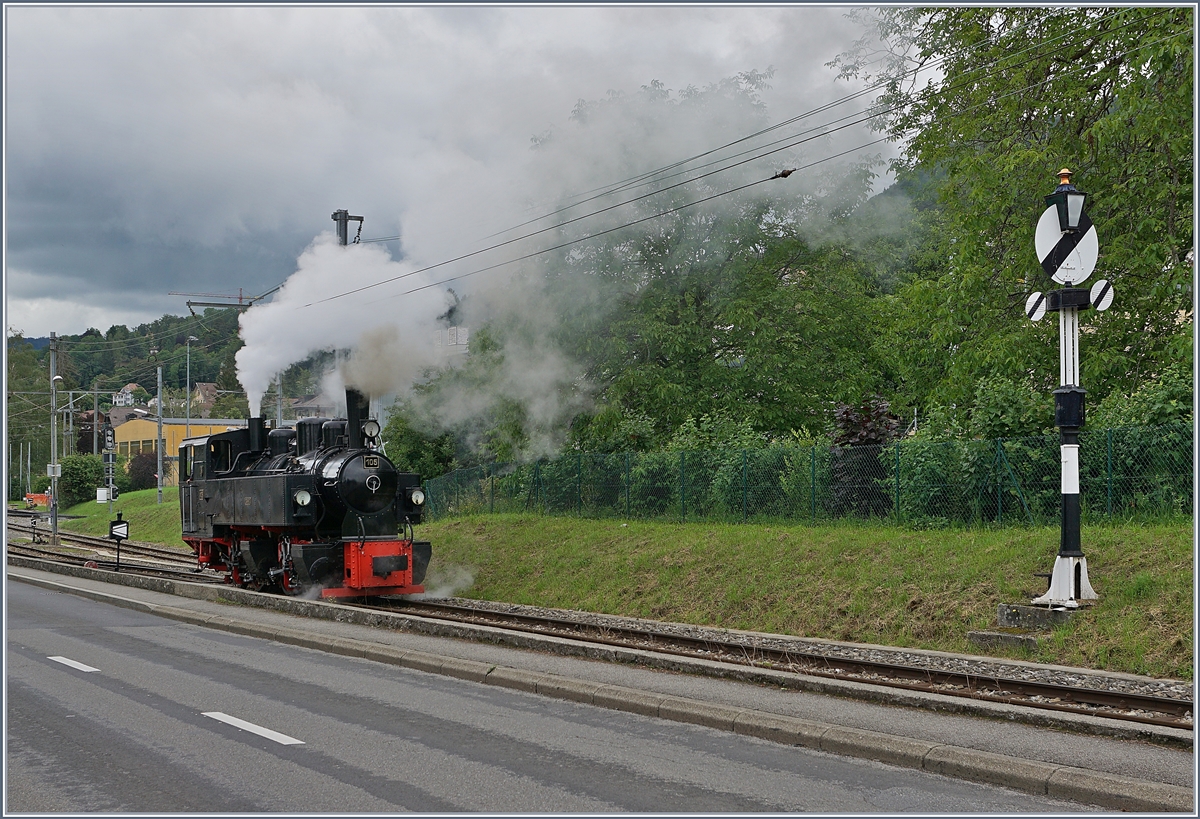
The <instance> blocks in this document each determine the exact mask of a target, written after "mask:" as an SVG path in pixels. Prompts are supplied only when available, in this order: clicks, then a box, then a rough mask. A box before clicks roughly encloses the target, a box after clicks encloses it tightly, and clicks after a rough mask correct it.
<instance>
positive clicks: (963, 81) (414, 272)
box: [303, 21, 1166, 307]
mask: <svg viewBox="0 0 1200 819" xmlns="http://www.w3.org/2000/svg"><path fill="white" fill-rule="evenodd" d="M1133 22H1140V21H1131V22H1130V23H1127V24H1125V25H1124V26H1121V27H1120V28H1125V27H1128V26H1129V25H1132V24H1133ZM1117 30H1119V29H1117ZM1064 36H1065V35H1064ZM1059 39H1062V38H1061V37H1060V38H1054V39H1053V40H1050V41H1048V42H1041V43H1038V44H1037V46H1036V47H1038V48H1043V47H1046V46H1048V45H1049V44H1053V43H1054V42H1055V41H1056V40H1059ZM1164 39H1166V38H1164ZM1147 45H1150V44H1140V45H1139V46H1137V47H1135V48H1133V49H1129V50H1127V51H1125V52H1122V53H1121V54H1120V55H1117V56H1123V55H1124V54H1128V53H1130V52H1132V51H1134V50H1136V49H1137V48H1144V47H1146V46H1147ZM1032 48H1034V46H1031V47H1030V49H1025V51H1028V50H1031V49H1032ZM1020 53H1023V52H1017V54H1020ZM1014 56H1016V55H1014V54H1007V55H1005V56H1004V57H1002V58H997V59H996V60H993V61H992V62H990V63H988V64H987V65H986V66H980V67H977V68H976V69H972V70H971V71H970V72H968V75H973V74H974V73H976V72H978V71H981V70H983V69H985V68H990V67H994V66H995V65H996V64H998V63H999V62H1001V61H1007V60H1011V59H1012V58H1013V57H1014ZM1083 68H1086V66H1083V67H1080V68H1079V69H1076V71H1079V70H1083ZM1066 73H1067V75H1068V76H1069V75H1070V73H1072V72H1066ZM971 82H974V80H973V79H970V78H969V76H968V78H960V79H959V80H958V81H957V82H955V83H952V84H951V85H949V86H947V87H945V88H942V89H939V93H948V92H951V91H954V90H957V89H958V88H961V87H962V86H964V85H966V84H968V83H971ZM1048 82H1050V80H1049V79H1047V80H1043V81H1041V82H1037V83H1031V84H1030V85H1027V86H1025V87H1023V88H1020V89H1016V90H1014V91H1011V92H1009V93H1007V94H1004V95H1002V96H1001V97H1000V98H1001V99H1003V98H1005V97H1008V96H1012V95H1013V94H1018V93H1023V92H1025V91H1028V90H1030V89H1033V88H1037V87H1039V86H1041V85H1044V84H1046V83H1048ZM979 107H982V106H974V107H973V108H970V109H967V110H968V111H969V110H976V109H977V108H979ZM898 109H899V106H893V107H892V108H888V109H883V110H881V111H875V112H872V113H870V114H868V115H866V116H863V117H861V118H859V119H857V120H853V121H851V122H848V123H845V124H843V125H840V126H838V127H837V128H834V129H832V130H830V131H827V132H825V133H823V134H819V135H817V136H812V137H806V138H803V139H796V140H795V141H794V142H790V143H788V144H786V145H783V146H782V147H778V148H774V149H773V150H770V151H766V152H764V153H760V154H758V155H757V156H753V157H750V158H748V159H744V160H741V161H739V162H735V163H733V164H730V165H727V166H725V167H723V168H719V169H717V170H713V171H709V172H707V173H704V174H701V175H699V176H695V177H692V178H691V179H688V180H684V181H683V182H678V183H675V184H673V185H670V186H668V187H666V188H662V189H660V190H656V191H653V192H651V193H648V194H643V195H642V196H638V197H635V198H633V199H629V200H626V201H624V202H620V203H617V204H615V205H610V206H608V207H605V208H601V209H599V210H596V211H593V212H591V213H588V214H584V215H582V216H577V217H575V218H573V219H570V220H567V221H565V222H561V223H557V224H555V225H551V226H549V227H546V228H542V229H540V230H536V231H532V232H530V233H527V234H523V235H521V236H517V237H514V238H512V239H508V240H506V241H504V242H499V243H496V244H494V245H491V246H489V247H486V248H483V249H481V250H476V251H472V252H470V253H465V254H462V255H460V256H456V257H454V258H451V259H447V260H445V261H442V262H437V263H435V264H432V265H427V266H425V267H422V268H418V269H416V270H412V271H409V272H407V273H402V274H400V275H397V276H392V277H390V278H387V279H382V280H380V281H377V282H374V283H372V284H368V285H363V286H362V287H358V288H355V289H352V290H348V291H345V292H342V293H338V294H336V295H333V296H329V297H326V298H324V299H318V300H316V301H313V302H309V303H308V304H305V305H303V307H312V306H314V305H317V304H323V303H325V302H329V301H333V300H335V299H340V298H344V297H345V296H350V295H354V294H356V293H361V292H363V291H366V290H370V289H373V288H375V287H379V286H382V285H385V284H390V283H392V282H396V281H399V280H401V279H405V278H408V277H410V276H415V275H417V274H418V273H424V272H427V271H429V270H434V269H436V268H439V267H444V266H446V265H448V264H453V263H454V262H458V261H463V260H465V259H469V258H473V257H475V256H479V255H481V254H483V253H487V252H489V251H492V250H496V249H499V248H502V247H505V246H507V245H511V244H514V243H516V242H519V241H522V240H524V239H528V238H531V237H533V236H537V235H539V234H541V233H545V232H548V231H550V230H555V229H557V228H561V227H564V226H566V225H569V224H573V223H575V222H578V221H581V220H583V219H587V218H589V217H591V216H596V215H599V214H601V213H605V212H608V211H611V210H614V209H616V208H619V207H623V206H625V205H628V204H632V203H634V202H638V201H641V200H642V199H646V198H648V197H650V196H655V195H658V194H659V193H664V192H666V191H669V190H673V189H675V188H678V187H681V186H683V185H686V184H688V183H689V182H695V181H698V180H700V179H704V178H707V177H709V176H713V175H715V174H717V173H721V172H723V171H726V170H730V169H732V168H735V167H738V166H740V165H744V164H747V163H749V162H752V161H755V160H758V159H762V158H764V157H767V156H770V155H771V154H775V153H779V152H780V151H784V150H787V149H789V148H794V147H796V146H797V145H800V144H803V143H804V142H808V141H811V140H812V139H816V138H818V137H819V136H826V135H828V134H830V133H834V132H836V131H839V130H843V129H845V128H848V127H851V126H853V125H857V124H862V123H863V122H866V121H868V120H870V119H873V118H876V117H878V116H881V115H883V114H887V113H892V112H894V111H896V110H898ZM842 119H847V117H842V118H841V119H839V120H834V122H840V121H841V120H842ZM810 130H811V129H810ZM801 133H808V131H804V132H801ZM798 136H799V135H798V134H797V135H793V137H791V138H795V137H798ZM891 138H892V137H890V136H885V137H883V138H881V139H877V140H873V141H871V142H868V143H865V144H863V145H860V146H858V147H857V148H854V149H851V150H850V151H843V152H841V153H839V154H834V155H832V156H829V157H825V158H823V159H821V160H817V161H816V162H813V163H809V165H806V166H804V168H808V167H811V166H813V165H816V164H820V163H822V162H826V161H828V160H830V159H834V158H837V157H839V156H844V155H845V154H847V153H853V152H855V151H858V150H862V149H863V148H867V147H870V146H871V145H875V144H878V143H879V142H884V141H888V140H890V139H891ZM785 139H787V138H785ZM782 141H785V140H776V141H775V142H773V143H770V145H776V144H778V143H779V142H782ZM762 147H768V146H762ZM757 150H761V148H760V149H757ZM743 153H748V152H743ZM741 155H742V154H738V155H737V156H741ZM796 170H798V169H796ZM790 172H791V171H789V172H788V173H790ZM771 178H775V177H771ZM765 181H768V180H767V179H762V180H759V181H758V182H753V183H750V184H748V185H743V186H739V187H736V188H733V189H730V190H727V191H724V192H722V193H718V194H714V195H713V196H710V197H705V198H703V199H700V200H697V201H696V202H693V203H690V204H688V205H684V206H682V207H690V206H691V205H693V204H700V203H702V202H707V201H711V200H712V199H714V198H717V197H718V196H724V195H728V194H732V193H737V192H738V191H741V190H745V189H746V188H748V187H753V186H754V185H757V184H759V183H761V182H765ZM680 209H682V208H675V209H669V210H666V211H663V212H661V213H659V214H656V215H654V216H650V217H644V218H642V219H637V220H634V221H632V222H628V223H626V224H624V225H620V226H618V227H615V228H610V229H607V230H604V231H601V232H599V233H595V234H590V235H589V236H586V237H582V238H580V239H576V240H572V241H570V242H566V243H564V244H560V245H555V246H553V247H550V248H545V249H543V250H539V251H535V252H533V253H530V254H526V255H523V256H520V257H517V258H514V259H509V260H507V261H505V262H500V263H498V264H495V265H490V266H488V267H484V268H480V269H478V270H474V271H471V272H469V273H466V274H462V275H458V276H453V277H451V278H448V279H445V280H443V281H441V282H437V283H435V284H445V283H447V282H451V281H455V280H457V279H460V278H465V277H467V276H472V275H475V274H477V273H481V272H485V271H487V270H494V269H496V268H498V267H502V266H504V265H506V264H512V263H514V262H518V261H523V260H525V259H528V258H532V257H533V256H537V255H539V254H541V253H546V252H550V251H552V250H557V249H561V248H562V247H566V246H569V245H571V244H576V243H578V242H581V241H586V240H587V239H590V238H595V237H597V236H603V235H606V234H608V233H612V232H613V231H615V230H620V229H622V228H625V227H630V226H633V225H636V224H640V223H642V222H645V221H648V220H649V219H652V218H658V217H660V216H666V215H669V214H671V213H675V212H677V211H678V210H680ZM534 221H536V220H534ZM431 286H434V285H424V286H422V287H420V288H416V289H415V290H409V291H405V293H403V294H401V295H407V294H408V293H413V292H417V290H423V289H426V288H427V287H431Z"/></svg>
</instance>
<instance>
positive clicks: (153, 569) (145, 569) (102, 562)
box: [6, 541, 225, 584]
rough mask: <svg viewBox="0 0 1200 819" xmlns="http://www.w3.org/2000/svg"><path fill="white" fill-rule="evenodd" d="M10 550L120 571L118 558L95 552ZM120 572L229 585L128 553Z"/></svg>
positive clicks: (18, 546) (14, 546) (24, 546)
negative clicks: (131, 555) (134, 556)
mask: <svg viewBox="0 0 1200 819" xmlns="http://www.w3.org/2000/svg"><path fill="white" fill-rule="evenodd" d="M6 549H7V552H8V553H9V554H10V555H17V556H20V557H32V558H36V559H38V560H50V561H54V562H56V563H65V564H68V565H72V566H86V567H89V568H93V569H110V570H115V569H116V568H117V561H116V559H115V555H114V559H112V560H109V559H108V558H107V557H104V556H103V555H101V554H99V553H97V552H93V553H92V554H90V555H85V554H68V553H65V552H63V551H62V550H61V549H55V548H54V547H53V546H47V545H46V544H33V543H13V542H12V541H9V543H8V544H7V547H6ZM121 551H122V553H124V551H125V547H123V546H122V547H121ZM120 571H121V573H122V574H144V575H150V576H153V577H166V578H170V579H172V580H183V581H186V582H188V583H215V584H224V583H225V579H224V578H223V577H221V576H220V575H217V574H213V573H209V574H204V573H199V572H196V571H195V569H190V570H185V569H182V568H176V567H175V565H173V564H165V565H164V564H163V563H147V562H145V561H144V560H142V559H139V558H134V559H132V560H130V559H128V558H127V557H126V556H125V555H124V554H122V555H121V566H120Z"/></svg>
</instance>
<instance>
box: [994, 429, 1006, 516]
mask: <svg viewBox="0 0 1200 819" xmlns="http://www.w3.org/2000/svg"><path fill="white" fill-rule="evenodd" d="M1003 451H1004V439H1003V438H997V439H996V523H1001V524H1002V523H1004V499H1003V497H1002V493H1003V492H1004V486H1003V484H1002V482H1001V478H1000V454H1001V453H1002V452H1003Z"/></svg>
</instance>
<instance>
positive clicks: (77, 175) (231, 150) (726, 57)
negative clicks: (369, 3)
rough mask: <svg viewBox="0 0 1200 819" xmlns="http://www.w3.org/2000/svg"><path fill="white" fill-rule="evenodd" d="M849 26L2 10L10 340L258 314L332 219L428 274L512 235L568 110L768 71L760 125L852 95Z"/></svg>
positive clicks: (571, 13)
mask: <svg viewBox="0 0 1200 819" xmlns="http://www.w3.org/2000/svg"><path fill="white" fill-rule="evenodd" d="M847 11H848V9H847V8H842V7H831V6H827V5H817V6H804V5H797V6H791V7H770V8H755V7H752V6H746V5H737V6H730V7H687V6H670V7H571V6H568V7H558V8H546V7H535V8H528V7H527V8H510V7H504V6H490V7H475V8H463V7H458V8H456V7H439V8H432V7H429V8H423V7H403V8H401V7H383V6H376V7H347V6H334V7H329V8H319V7H303V8H287V7H255V8H250V7H244V8H243V7H225V8H214V7H187V6H175V7H119V8H118V7H112V8H105V7H97V6H87V5H85V6H77V7H40V8H39V7H13V6H7V7H6V8H5V17H6V20H5V37H6V40H5V43H4V46H5V50H6V55H5V57H6V61H7V62H6V67H7V70H6V72H5V82H6V88H5V116H6V121H5V126H6V127H5V163H6V167H5V171H6V173H5V180H6V183H7V186H6V197H7V198H6V211H5V217H6V225H5V227H6V231H7V233H6V239H7V242H6V248H5V253H6V256H5V284H6V315H5V322H6V325H7V328H9V329H11V330H18V331H21V332H23V333H24V334H25V335H26V336H29V337H35V336H44V335H47V334H48V333H49V332H50V331H52V330H53V331H56V332H58V333H60V334H69V333H80V332H83V331H84V330H86V329H87V328H88V327H96V328H98V329H100V330H101V331H104V330H107V329H108V328H109V327H110V326H111V325H114V324H127V325H129V326H131V327H133V326H135V325H137V324H140V323H142V322H146V321H150V320H153V319H156V318H158V317H160V316H161V315H163V314H164V313H171V314H178V315H182V314H186V311H187V309H186V306H185V304H184V302H185V301H186V297H183V296H170V295H168V293H169V292H170V291H181V292H186V293H214V294H236V293H238V292H239V290H240V291H242V292H244V293H246V294H247V295H251V294H258V293H261V292H264V291H266V290H268V289H270V288H272V287H274V286H276V285H278V284H279V283H280V282H282V281H284V280H285V279H287V278H288V277H289V276H291V275H292V274H293V273H294V272H295V271H296V270H297V267H298V264H299V262H298V259H299V258H300V257H301V255H302V254H303V253H304V251H305V249H306V248H308V247H309V246H310V245H312V243H313V242H314V239H316V238H317V237H318V236H319V234H321V233H322V232H323V231H329V230H332V228H333V222H332V221H331V219H330V214H331V213H332V212H333V211H334V210H336V209H339V208H346V209H348V210H350V212H351V213H353V214H356V215H362V216H364V217H365V219H366V221H365V223H364V225H363V232H362V236H363V238H376V237H386V236H396V235H401V236H403V237H404V238H403V243H400V242H393V243H390V244H387V245H381V246H380V247H386V248H387V249H388V252H389V253H390V254H392V257H393V258H397V259H399V257H401V256H404V257H407V258H408V259H409V261H411V262H415V263H419V264H432V263H435V262H437V261H440V260H441V258H442V256H441V254H445V253H451V254H453V253H455V252H456V251H457V250H458V249H459V248H461V247H465V246H467V245H468V244H470V243H473V242H475V241H476V240H478V239H480V238H481V237H483V236H486V235H488V234H489V233H491V232H493V231H495V230H498V229H500V228H503V227H506V226H510V225H513V224H516V223H518V222H520V221H522V220H523V218H524V217H525V214H524V213H522V212H514V211H512V210H511V207H510V206H509V205H508V204H507V203H508V202H511V201H528V196H529V194H528V193H522V192H515V191H513V190H512V189H513V188H514V187H519V186H520V184H521V179H522V177H521V174H520V173H519V172H517V171H516V170H514V169H518V168H520V167H522V163H528V161H529V156H530V154H531V152H530V144H531V137H533V136H534V135H538V134H543V133H546V132H547V131H551V132H553V131H554V130H555V129H562V128H564V127H565V126H567V125H568V121H569V117H570V114H571V110H572V108H573V107H574V106H575V104H576V102H577V101H578V100H581V99H586V100H594V99H599V98H603V97H605V96H606V95H607V94H608V93H609V92H610V91H619V92H623V93H626V94H630V93H635V92H636V91H637V90H638V88H639V87H641V86H643V85H646V84H648V83H650V82H651V81H652V80H659V81H661V82H662V83H664V84H665V86H666V87H667V88H668V89H671V90H672V91H674V92H676V93H677V92H678V91H679V90H680V89H683V88H686V87H687V86H689V85H691V86H700V87H703V86H705V85H707V84H709V83H714V82H717V81H718V80H720V79H722V78H724V77H729V76H732V75H735V74H737V73H738V72H742V71H748V70H759V71H763V70H766V69H767V68H768V67H769V66H773V67H774V69H775V75H774V77H773V78H772V80H771V81H770V84H771V88H770V89H769V90H767V91H764V92H763V94H762V99H763V101H764V102H765V103H766V104H767V106H768V110H769V114H770V119H771V121H772V122H777V121H780V120H783V119H786V118H788V117H791V116H794V115H796V114H798V113H801V112H803V111H804V110H807V109H808V108H811V107H812V106H813V105H815V104H820V103H822V102H825V101H828V100H831V99H834V98H836V97H839V96H842V95H844V94H846V93H847V92H849V91H851V90H853V87H852V86H849V85H847V84H846V83H845V82H836V81H835V78H834V74H835V72H834V71H833V70H832V69H830V68H828V67H826V65H825V63H827V62H828V61H829V60H831V59H832V58H833V57H834V56H836V55H837V54H838V53H839V52H841V51H843V50H845V49H847V48H849V47H850V45H851V44H852V43H853V41H854V40H855V39H857V38H858V37H860V36H861V34H862V32H861V30H860V28H859V26H858V25H857V24H855V23H853V22H851V21H849V20H847V19H846V17H845V15H846V13H847ZM701 136H703V135H701ZM698 144H700V143H698ZM685 147H686V148H688V149H690V147H691V146H683V145H681V146H680V149H681V156H680V158H683V150H684V148H685ZM355 227H356V225H355V224H354V223H352V233H353V230H354V228H355ZM471 246H475V245H471Z"/></svg>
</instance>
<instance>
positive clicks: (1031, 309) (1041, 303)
mask: <svg viewBox="0 0 1200 819" xmlns="http://www.w3.org/2000/svg"><path fill="white" fill-rule="evenodd" d="M1025 315H1027V316H1029V320H1030V321H1041V318H1042V316H1044V315H1046V296H1045V294H1043V293H1033V294H1031V295H1030V296H1029V298H1027V299H1025Z"/></svg>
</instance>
